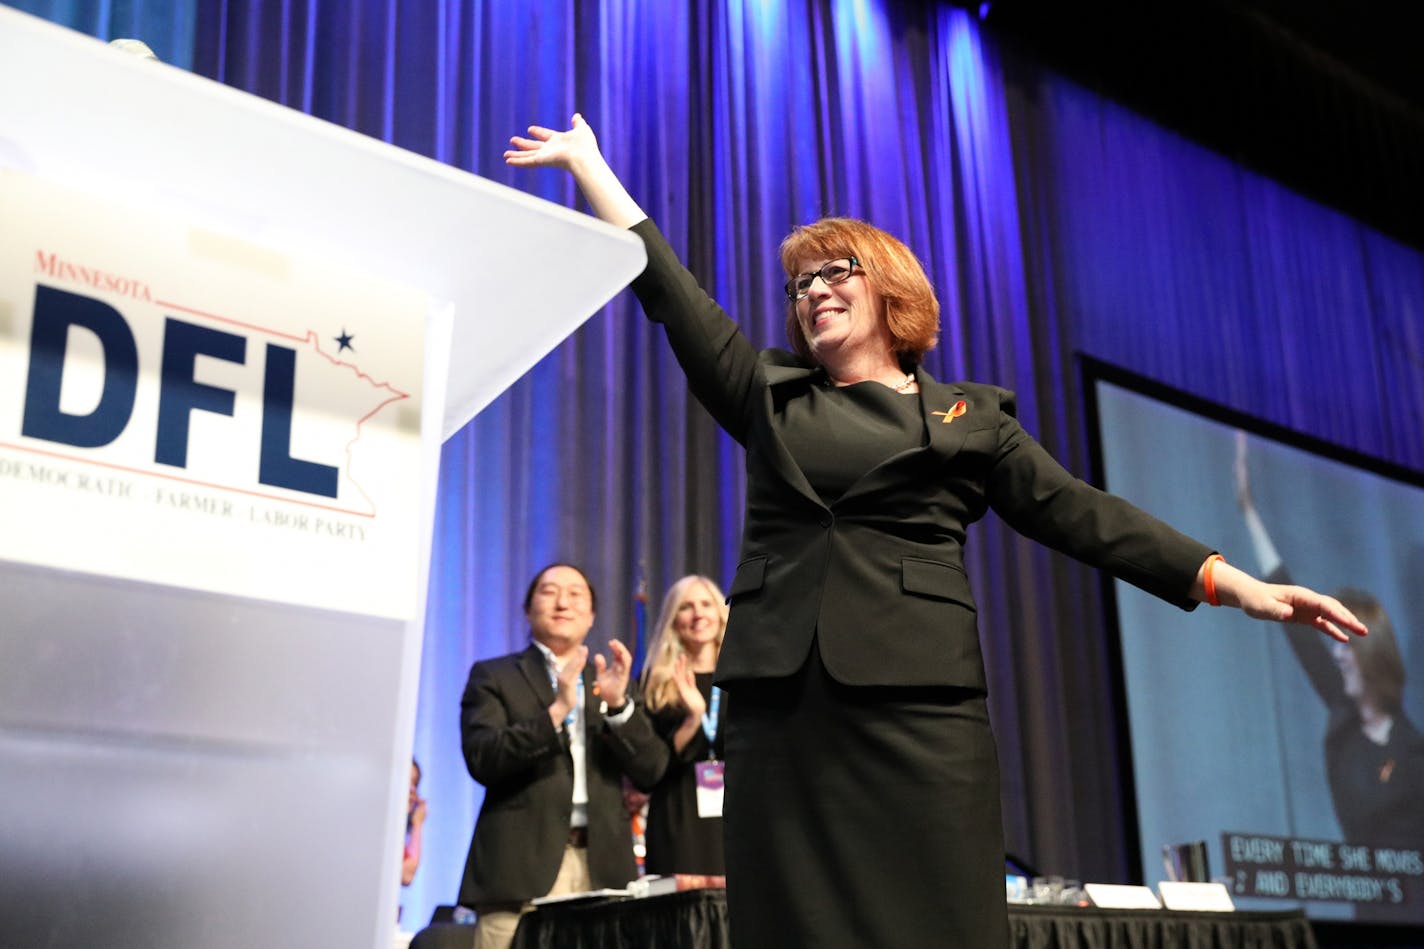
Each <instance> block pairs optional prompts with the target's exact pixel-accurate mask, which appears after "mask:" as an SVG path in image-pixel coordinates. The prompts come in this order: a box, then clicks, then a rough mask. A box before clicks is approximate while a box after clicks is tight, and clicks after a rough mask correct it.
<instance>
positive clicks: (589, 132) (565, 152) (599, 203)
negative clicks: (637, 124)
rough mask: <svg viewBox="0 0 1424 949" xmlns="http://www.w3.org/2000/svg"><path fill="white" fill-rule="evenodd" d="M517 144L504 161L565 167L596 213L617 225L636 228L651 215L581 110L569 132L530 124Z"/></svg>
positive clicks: (512, 141) (515, 140) (522, 165)
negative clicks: (605, 154) (627, 185)
mask: <svg viewBox="0 0 1424 949" xmlns="http://www.w3.org/2000/svg"><path fill="white" fill-rule="evenodd" d="M509 143H510V145H512V146H514V147H513V148H510V149H509V150H508V151H506V152H505V153H504V163H505V164H506V165H512V166H514V167H516V168H541V167H543V168H562V169H564V170H565V171H567V172H569V173H570V174H572V175H573V176H574V182H575V183H576V184H577V185H578V187H579V190H580V191H582V192H583V196H584V197H585V198H586V199H588V204H589V207H590V208H592V209H593V213H594V214H597V215H598V216H599V217H600V218H602V219H603V220H605V221H607V222H608V223H609V224H612V225H613V226H615V227H632V226H633V225H634V224H637V223H638V222H639V221H641V220H643V219H644V218H645V217H647V215H646V214H644V213H643V209H642V208H640V207H638V202H636V201H634V200H633V197H632V196H631V195H630V194H628V191H627V189H626V188H624V187H623V183H622V182H620V181H619V180H618V176H617V175H615V174H614V173H613V169H612V168H610V167H609V166H608V162H607V161H605V160H604V158H603V152H601V151H600V150H599V148H598V139H597V138H595V137H594V134H593V128H592V127H591V126H590V125H589V124H588V123H587V122H585V121H584V120H583V116H581V115H579V114H578V113H577V112H575V113H574V117H573V119H572V122H571V126H570V128H569V130H568V131H566V132H560V131H558V130H556V129H550V128H545V127H544V126H542V125H531V126H529V134H528V135H527V136H525V135H515V136H514V137H512V138H511V139H510V140H509Z"/></svg>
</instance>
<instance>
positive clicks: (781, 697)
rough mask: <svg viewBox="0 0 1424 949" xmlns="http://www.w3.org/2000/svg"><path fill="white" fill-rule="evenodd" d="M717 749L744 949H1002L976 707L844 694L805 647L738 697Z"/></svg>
mask: <svg viewBox="0 0 1424 949" xmlns="http://www.w3.org/2000/svg"><path fill="white" fill-rule="evenodd" d="M731 695H732V701H730V702H729V703H728V720H727V736H726V756H727V771H726V781H727V783H726V806H725V831H726V857H727V902H728V907H729V910H730V919H729V923H730V927H731V936H732V945H733V946H735V947H737V949H760V947H767V949H772V947H775V949H785V947H790V946H795V947H802V949H810V947H842V946H844V947H848V949H849V947H855V949H916V947H926V949H928V947H954V949H1003V947H1004V946H1006V945H1007V944H1008V915H1007V909H1006V905H1005V898H1004V844H1003V820H1002V816H1001V811H1000V803H999V766H998V756H997V753H996V751H995V748H994V739H993V735H992V734H991V732H990V730H989V717H988V712H987V708H986V705H985V702H984V697H983V696H982V695H981V694H979V693H977V692H973V691H969V690H963V689H950V688H919V687H916V688H895V687H872V688H865V687H852V686H845V685H841V684H840V683H838V682H836V681H834V680H833V679H831V678H830V676H829V675H828V674H827V672H826V670H825V667H824V666H823V665H822V663H821V656H820V651H819V649H818V648H817V647H816V646H815V645H813V646H812V649H811V655H810V657H809V659H808V660H807V664H806V666H805V667H803V668H802V670H801V671H800V672H799V673H797V674H796V675H794V676H791V677H790V678H787V679H775V680H757V681H752V682H739V683H736V684H734V685H733V687H732V690H731Z"/></svg>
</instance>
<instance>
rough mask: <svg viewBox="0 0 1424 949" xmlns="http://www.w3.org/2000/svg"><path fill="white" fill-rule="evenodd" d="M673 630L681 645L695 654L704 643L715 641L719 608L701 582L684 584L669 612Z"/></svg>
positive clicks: (720, 614)
mask: <svg viewBox="0 0 1424 949" xmlns="http://www.w3.org/2000/svg"><path fill="white" fill-rule="evenodd" d="M672 628H673V632H675V633H677V638H678V640H679V641H680V642H681V643H682V648H683V649H685V650H686V651H687V652H688V653H689V654H691V655H694V656H695V655H697V654H698V653H699V652H701V650H702V649H704V648H705V647H706V646H707V644H708V643H716V642H717V637H718V636H720V635H721V633H722V612H721V610H719V609H718V608H717V599H716V598H715V597H714V596H713V595H712V591H711V590H709V589H707V584H705V583H691V584H688V587H687V589H686V590H685V591H684V592H683V594H682V599H681V601H679V603H678V604H677V613H675V614H674V615H673V621H672Z"/></svg>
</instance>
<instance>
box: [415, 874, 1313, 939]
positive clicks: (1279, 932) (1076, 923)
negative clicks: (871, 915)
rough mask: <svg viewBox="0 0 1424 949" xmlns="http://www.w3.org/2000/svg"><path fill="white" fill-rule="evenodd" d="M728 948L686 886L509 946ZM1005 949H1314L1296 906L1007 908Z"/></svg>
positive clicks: (532, 924)
mask: <svg viewBox="0 0 1424 949" xmlns="http://www.w3.org/2000/svg"><path fill="white" fill-rule="evenodd" d="M473 933H474V927H472V926H456V925H439V926H431V927H429V928H427V929H425V930H423V931H422V932H421V933H420V934H418V935H417V937H416V941H415V942H412V943H411V946H412V949H469V946H470V943H471V940H472V938H473ZM644 946H657V947H659V949H730V947H731V939H730V930H729V929H728V926H727V894H726V891H725V890H721V889H706V890H687V891H684V892H682V893H669V894H667V895H666V896H652V897H647V898H645V899H637V900H616V901H607V900H601V901H593V902H574V903H561V904H553V905H549V906H545V907H543V908H542V909H540V910H538V911H537V912H533V913H530V914H529V915H527V916H525V917H524V918H523V919H522V920H521V921H520V923H519V931H518V932H517V933H516V934H515V936H514V945H513V949H640V947H644ZM1009 946H1010V947H1011V949H1166V947H1184V949H1185V947H1209V949H1316V943H1315V935H1314V933H1313V932H1312V930H1311V927H1310V923H1309V922H1308V921H1307V920H1306V918H1305V914H1304V913H1302V912H1300V911H1299V910H1295V911H1291V912H1280V913H1246V912H1236V913H1174V912H1170V911H1168V910H1116V909H1083V908H1076V907H1058V906H1010V907H1009Z"/></svg>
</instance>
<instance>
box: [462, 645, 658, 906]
mask: <svg viewBox="0 0 1424 949" xmlns="http://www.w3.org/2000/svg"><path fill="white" fill-rule="evenodd" d="M583 678H584V695H585V696H586V697H587V698H586V701H585V703H584V705H585V716H584V718H585V726H586V728H585V732H584V749H585V754H586V755H587V769H586V773H587V777H588V869H589V875H590V876H591V877H592V883H593V886H594V887H595V888H601V887H621V886H623V885H625V884H626V883H627V882H628V881H629V880H631V879H633V878H634V877H636V876H637V873H638V871H637V865H636V863H635V862H634V859H633V840H632V833H631V830H630V828H629V824H628V814H627V811H626V810H625V809H624V807H623V788H622V776H623V775H624V774H625V773H626V774H627V775H628V776H629V777H630V778H632V779H633V780H634V781H635V782H637V783H638V784H640V785H643V786H649V787H650V786H651V785H652V784H653V783H655V782H656V781H657V780H658V778H660V777H661V776H662V773H663V771H664V769H665V768H666V767H667V745H666V744H665V743H664V742H663V741H661V740H660V739H659V738H658V736H657V734H656V733H655V732H654V731H653V728H652V725H651V723H650V722H649V721H648V719H647V716H646V715H644V714H643V711H642V709H641V708H638V709H635V711H634V712H633V715H632V717H631V718H630V719H629V720H628V721H626V722H624V723H623V724H622V725H619V726H616V727H615V726H613V725H609V724H608V723H607V722H605V721H604V718H603V714H602V712H601V709H600V705H601V703H600V702H599V700H598V698H597V696H596V695H595V694H594V691H593V683H594V677H593V663H592V662H589V663H588V665H587V666H586V667H585V668H584V672H583ZM632 700H633V693H632V691H631V689H630V692H629V701H632ZM553 701H554V687H553V685H552V684H551V683H550V681H549V673H548V668H547V666H546V665H545V663H544V654H543V653H542V652H540V651H539V648H538V647H537V646H535V645H533V644H532V643H531V644H530V646H529V648H528V649H526V650H524V651H523V652H518V653H513V654H511V655H508V656H500V657H498V658H496V659H488V660H484V661H482V662H477V663H475V664H474V666H473V667H472V668H471V669H470V679H469V683H468V684H467V685H466V686H465V695H464V698H463V699H462V700H461V702H460V740H461V744H462V746H463V748H464V753H465V765H466V767H468V768H469V771H470V776H471V777H473V778H474V779H475V780H476V781H478V782H480V783H481V784H483V785H484V786H485V800H484V804H483V805H482V806H481V808H480V816H479V819H478V821H477V822H476V823H475V832H474V837H473V839H472V840H471V841H470V854H469V858H468V859H467V860H466V861H465V876H464V880H463V881H462V882H461V884H460V904H461V905H462V906H479V905H481V904H488V903H522V902H524V901H526V900H531V899H534V898H535V897H539V896H544V895H545V894H547V893H548V892H549V890H550V889H551V888H552V887H553V885H554V878H555V877H556V876H558V872H559V864H560V863H561V862H562V860H563V855H564V846H565V844H566V843H567V841H568V837H569V817H570V815H571V813H572V811H573V787H574V784H573V781H574V771H573V758H572V757H571V755H570V754H569V749H568V746H567V744H566V741H565V738H564V736H563V735H562V734H561V732H560V730H559V729H558V728H556V727H555V726H554V724H553V722H551V721H550V720H549V706H550V704H552V703H553Z"/></svg>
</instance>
